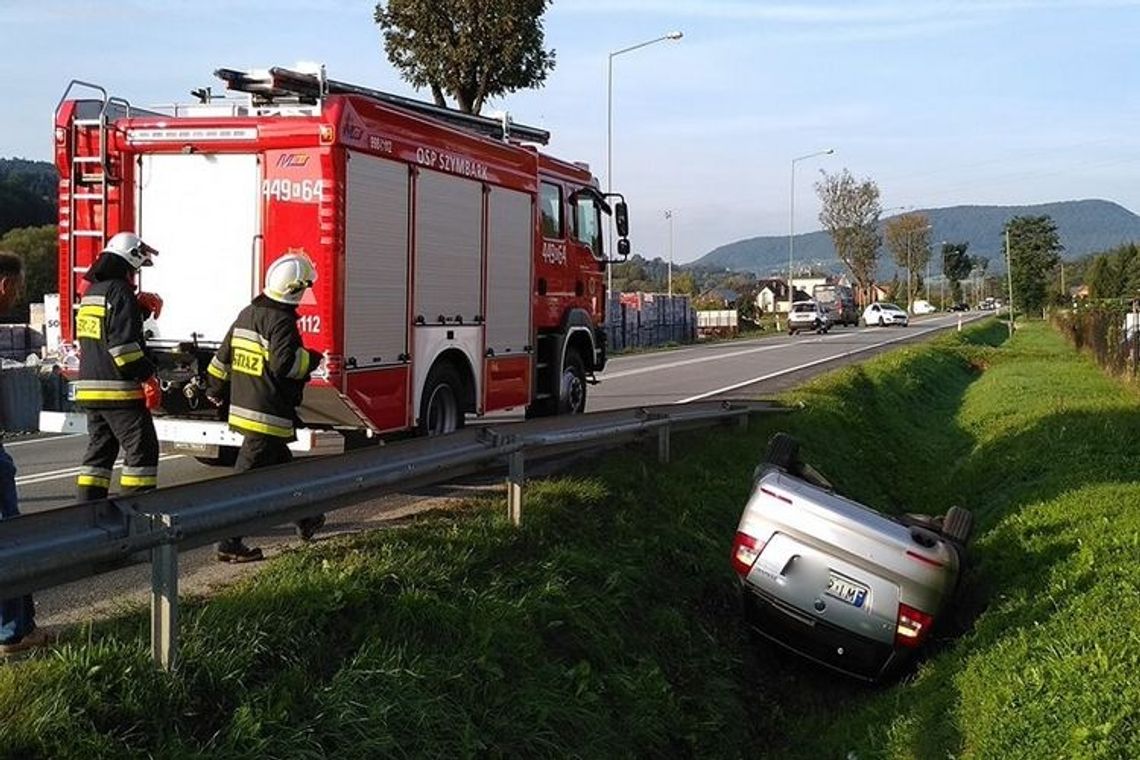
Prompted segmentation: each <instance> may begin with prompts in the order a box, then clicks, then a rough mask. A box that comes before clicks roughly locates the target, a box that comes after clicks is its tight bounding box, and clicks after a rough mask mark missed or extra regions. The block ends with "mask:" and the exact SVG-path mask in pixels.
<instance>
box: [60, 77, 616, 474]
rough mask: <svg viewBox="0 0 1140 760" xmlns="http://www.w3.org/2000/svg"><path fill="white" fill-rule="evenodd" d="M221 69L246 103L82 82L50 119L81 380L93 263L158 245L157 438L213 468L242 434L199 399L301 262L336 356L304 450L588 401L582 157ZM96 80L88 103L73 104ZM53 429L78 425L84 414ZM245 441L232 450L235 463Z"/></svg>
mask: <svg viewBox="0 0 1140 760" xmlns="http://www.w3.org/2000/svg"><path fill="white" fill-rule="evenodd" d="M215 74H216V75H217V76H218V77H220V78H221V79H222V80H223V81H225V83H226V85H227V88H228V89H229V90H231V91H232V92H231V93H229V94H228V95H227V96H226V97H218V96H215V95H213V94H212V93H211V92H210V90H209V89H203V90H198V91H195V93H193V94H194V95H195V96H197V98H198V100H199V101H200V102H198V103H194V104H191V105H178V106H173V107H171V108H170V109H168V110H167V112H160V111H156V110H141V109H138V108H134V107H132V106H131V105H130V104H129V103H128V102H127V101H125V100H122V99H120V98H116V97H110V96H108V94H107V92H106V91H105V90H104V89H103V88H101V87H98V86H95V85H90V84H88V83H84V82H79V81H76V82H72V83H71V85H70V86H69V87H68V90H67V92H66V93H65V94H64V97H63V99H62V100H61V101H60V104H59V107H58V109H57V112H56V118H55V160H56V165H57V167H58V169H59V174H60V185H59V210H60V211H59V217H60V218H59V257H60V259H59V260H60V267H59V271H60V282H59V287H60V303H61V304H62V306H61V309H60V311H61V314H60V321H61V323H62V335H63V340H64V352H65V355H66V361H65V366H68V365H70V366H76V365H77V357H76V356H75V355H74V350H75V349H74V315H75V309H76V308H77V307H78V304H79V300H80V298H81V296H82V293H83V291H84V287H85V285H86V281H85V280H84V279H83V276H82V275H83V273H84V272H85V271H86V269H87V267H88V266H90V264H91V263H92V262H93V260H94V259H95V258H96V257H97V256H98V253H99V251H100V250H101V248H102V247H103V245H104V243H105V241H106V240H107V238H109V237H110V236H111V235H113V234H114V233H116V232H118V231H120V230H133V231H135V232H137V233H138V234H139V235H140V236H141V237H142V238H143V239H144V240H146V241H147V242H148V243H149V244H150V245H152V246H154V247H155V248H157V249H158V250H159V255H158V257H157V258H156V262H155V263H156V265H155V266H154V267H151V268H147V269H145V270H144V271H143V272H141V274H140V278H139V280H140V281H139V287H140V288H141V289H143V290H147V291H152V292H156V293H158V294H160V295H161V296H162V297H163V299H164V300H165V305H164V309H163V312H162V316H161V319H158V320H151V321H148V322H147V324H146V326H145V329H146V332H147V336H148V342H149V345H150V347H151V348H152V349H153V351H154V353H155V356H156V360H157V362H158V365H159V372H158V375H159V379H160V382H161V387H162V390H163V397H162V405H161V408H160V409H158V410H156V418H155V421H156V426H157V428H158V431H159V437H160V439H161V440H163V441H166V442H168V443H171V444H174V445H175V448H183V449H188V450H190V451H191V452H193V453H197V454H199V455H200V456H202V457H203V458H208V457H216V456H218V455H219V454H220V453H221V454H224V453H226V451H227V448H226V447H234V446H237V445H239V444H240V440H241V439H240V437H239V436H238V434H236V433H233V432H232V431H230V430H228V429H227V427H226V425H225V423H224V421H223V419H222V418H221V416H220V415H219V413H218V412H217V411H216V410H214V409H212V408H211V406H210V405H209V404H208V403H205V401H204V398H203V393H204V384H205V370H206V366H207V364H208V363H209V360H210V357H211V356H212V354H213V352H214V350H215V349H216V348H217V346H218V344H219V341H221V340H222V338H223V336H224V335H225V333H226V330H227V328H228V327H229V325H230V323H231V322H232V320H233V319H234V317H235V316H236V314H237V313H238V311H239V310H240V309H241V308H242V307H243V306H244V305H245V304H247V303H248V302H249V300H250V299H251V297H252V296H253V295H255V294H256V293H257V292H259V290H260V285H261V282H262V278H263V275H264V272H265V269H266V267H267V265H268V264H270V263H272V261H273V260H274V259H275V258H277V257H278V256H281V255H283V254H285V253H287V252H297V251H303V252H305V253H306V254H308V255H309V256H310V257H311V258H312V260H313V262H314V263H315V265H316V269H317V273H318V279H317V282H316V284H315V286H314V287H313V288H312V289H311V291H310V293H309V294H308V295H307V296H306V300H305V301H304V302H303V303H302V304H301V307H300V309H299V314H300V318H299V326H300V328H301V331H302V334H303V336H304V339H305V342H306V344H307V345H308V346H310V347H312V348H315V349H317V350H318V351H322V352H323V353H324V355H325V359H324V361H323V362H322V363H321V367H320V369H319V371H318V373H317V375H316V376H315V377H314V379H313V381H312V382H311V383H309V385H308V387H307V389H306V392H305V399H304V404H303V406H302V408H301V410H300V417H301V421H302V423H303V429H302V430H301V431H300V432H299V434H298V441H297V442H296V443H295V444H294V447H295V448H298V449H301V450H310V451H312V450H317V449H320V450H335V449H336V448H337V447H339V446H341V445H343V439H344V434H351V433H352V431H355V432H356V433H364V434H365V435H366V436H374V435H379V434H384V433H390V432H394V431H402V430H418V431H420V432H422V433H426V434H439V433H447V432H451V431H453V430H455V429H457V428H459V427H461V426H462V425H463V421H464V415H465V414H475V415H483V414H486V413H488V412H493V411H496V410H506V409H522V408H525V409H526V411H527V413H528V414H529V415H531V416H535V415H548V414H558V413H576V412H581V411H583V410H584V409H585V403H586V387H587V383H588V382H591V381H593V373H594V372H597V371H600V370H601V369H602V368H603V367H604V366H605V362H606V342H605V333H604V331H603V320H604V313H605V288H604V284H603V280H602V276H603V274H604V271H605V267H606V266H607V264H608V263H609V260H608V259H607V253H606V251H605V250H604V249H603V235H602V230H603V228H604V226H605V224H606V223H607V221H606V217H607V216H608V215H610V214H611V213H612V214H613V216H614V223H615V226H616V227H617V231H618V234H619V236H620V239H619V242H618V251H619V252H620V253H621V254H623V255H628V252H629V242H628V240H626V237H625V236H626V234H627V228H628V219H627V212H626V206H625V203H624V199H622V198H621V196H620V195H617V194H613V196H612V197H613V198H615V199H616V200H617V202H615V203H614V204H613V205H612V207H611V205H610V203H609V199H610V197H611V196H609V195H607V194H603V193H602V192H600V191H599V189H598V182H597V180H596V179H595V178H594V177H593V176H592V175H591V174H590V171H589V169H588V167H587V166H586V165H584V164H581V163H568V162H565V161H561V160H559V159H556V158H552V157H550V156H547V155H545V154H543V153H541V152H539V151H538V150H537V149H536V148H535V147H533V144H534V143H538V144H545V143H546V142H547V139H548V137H549V135H548V133H546V132H545V131H543V130H539V129H535V128H532V127H526V126H523V125H519V124H515V123H513V122H512V121H510V119H509V117H505V116H504V117H503V118H502V119H491V118H486V117H481V116H474V115H469V114H463V113H460V112H457V111H453V110H450V109H447V108H442V107H438V106H435V105H432V104H428V103H423V102H420V101H415V100H410V99H407V98H403V97H400V96H396V95H392V94H389V93H384V92H380V91H376V90H370V89H366V88H363V87H358V86H355V85H351V84H347V83H343V82H336V81H333V80H330V79H328V78H327V77H325V76H324V73H323V71H322V72H319V73H306V72H298V71H291V70H288V69H281V68H275V69H269V70H268V71H263V72H241V71H235V70H230V69H222V70H219V71H217V72H215ZM83 88H87V89H89V90H93V93H94V95H93V96H92V97H86V98H82V97H78V96H73V93H77V92H79V91H80V90H82V89H83ZM41 427H42V428H44V429H48V430H72V431H78V430H82V427H83V417H82V415H78V414H75V413H71V414H59V413H55V414H53V413H45V414H44V415H43V417H42V419H41ZM230 451H232V449H230Z"/></svg>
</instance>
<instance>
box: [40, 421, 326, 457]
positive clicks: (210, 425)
mask: <svg viewBox="0 0 1140 760" xmlns="http://www.w3.org/2000/svg"><path fill="white" fill-rule="evenodd" d="M154 429H155V432H157V433H158V440H159V441H160V442H163V443H171V444H175V446H174V447H173V448H175V449H184V450H186V451H187V453H191V454H193V453H195V451H194V448H195V447H198V446H201V447H203V450H205V447H212V446H235V447H236V446H241V442H242V435H241V433H236V432H234V431H233V430H231V429H230V426H229V425H227V424H226V423H224V422H216V421H210V420H185V419H175V418H172V417H155V418H154ZM40 430H41V431H42V432H45V433H86V432H87V415H86V414H83V413H81V412H40ZM178 444H181V446H179V445H178ZM289 448H290V449H292V450H293V451H296V452H300V453H304V454H339V453H341V452H343V451H344V436H342V435H341V434H340V433H338V432H336V431H335V430H314V429H312V428H298V429H297V440H295V441H293V442H291V443H290V444H289Z"/></svg>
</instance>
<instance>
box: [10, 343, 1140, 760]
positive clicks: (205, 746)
mask: <svg viewBox="0 0 1140 760" xmlns="http://www.w3.org/2000/svg"><path fill="white" fill-rule="evenodd" d="M1004 336H1005V330H1004V327H1002V326H1000V325H995V324H993V323H990V324H989V325H988V326H982V327H979V328H975V329H973V330H970V331H967V332H965V333H963V334H961V335H950V336H947V337H945V338H942V339H940V340H939V341H937V342H936V343H935V344H932V345H931V346H929V347H917V348H905V349H901V350H899V351H897V352H894V353H891V354H888V355H885V356H883V357H880V358H877V359H875V360H873V361H871V362H868V363H867V364H865V365H863V366H862V367H860V368H853V369H848V370H844V371H841V372H838V373H835V374H832V375H829V376H828V377H826V378H824V379H823V380H820V381H818V382H815V383H813V384H812V385H810V386H808V387H807V388H805V389H803V390H801V391H797V392H796V393H794V394H791V395H789V396H788V400H789V401H791V402H792V403H797V404H802V406H803V408H802V410H801V411H800V412H798V413H797V414H794V415H788V416H784V417H780V418H779V419H778V420H777V419H775V418H769V419H767V420H766V421H764V422H763V423H762V424H755V425H753V426H752V428H750V429H749V430H748V431H747V432H745V433H738V432H735V431H734V430H733V431H727V430H725V431H717V432H715V433H712V434H708V435H704V436H700V437H681V438H677V439H675V440H674V446H673V448H674V457H675V459H674V461H675V463H674V464H673V465H671V466H670V467H669V468H668V469H667V470H664V471H663V470H661V469H660V468H659V467H658V466H657V465H656V464H655V462H654V461H653V459H652V457H651V456H649V455H647V454H643V453H642V452H639V451H623V452H615V453H612V454H610V455H607V456H606V457H605V459H604V460H603V461H602V462H601V463H600V464H599V465H598V466H597V467H596V468H594V469H592V470H591V471H590V472H588V473H585V474H581V475H580V476H578V477H568V478H561V479H556V480H552V481H549V482H545V483H537V484H534V486H533V487H532V488H531V489H530V490H528V501H527V504H526V506H525V512H524V524H523V526H522V528H521V529H517V530H516V529H512V528H511V527H510V526H509V525H507V524H506V523H505V521H504V520H503V519H502V518H501V516H500V513H501V511H502V510H501V509H500V508H499V504H498V502H497V501H496V502H495V503H494V504H491V503H484V504H481V505H475V507H474V508H473V509H470V510H465V511H463V512H457V513H448V514H438V515H434V516H430V517H428V518H425V519H420V520H417V521H415V522H414V523H412V524H410V525H407V526H404V527H400V528H396V529H393V530H388V531H383V532H378V533H375V534H372V535H368V536H360V537H355V538H351V539H337V540H330V541H325V542H320V543H319V544H318V545H317V546H315V547H313V548H311V549H307V550H304V551H297V552H292V553H290V554H288V555H286V556H284V557H281V558H279V559H277V560H275V561H273V562H271V563H269V564H268V566H267V567H266V569H265V570H264V571H263V572H262V573H260V574H259V575H258V576H257V577H256V578H254V579H251V580H250V581H248V582H245V583H243V584H241V585H239V586H238V587H235V588H233V589H230V590H228V591H226V592H224V593H223V594H221V595H219V596H217V597H214V598H211V599H209V600H188V604H187V605H186V609H185V610H184V620H183V626H184V628H183V634H184V636H183V653H184V662H183V666H182V668H181V669H180V670H179V671H178V672H177V673H176V674H175V675H173V676H167V675H163V674H159V673H155V672H154V671H153V669H152V668H151V666H150V663H149V658H148V654H147V651H146V641H147V636H146V630H147V629H146V626H147V620H148V619H147V617H146V615H145V614H141V613H140V614H136V615H126V616H124V617H122V618H121V619H118V620H116V621H112V622H111V623H107V624H101V625H98V626H95V627H94V628H92V629H89V630H85V631H79V632H75V633H73V634H72V636H71V639H70V640H69V641H67V642H66V643H65V644H63V645H62V646H60V647H58V648H56V649H55V650H54V651H53V652H52V653H49V654H46V655H43V656H39V657H37V658H35V659H31V660H28V661H25V662H22V663H18V664H13V665H11V666H8V667H0V753H8V754H10V755H12V756H20V757H25V758H31V757H74V756H78V755H87V756H92V757H101V756H115V757H129V756H135V757H145V756H148V755H152V756H195V755H210V756H217V757H236V756H249V755H254V754H256V755H259V756H264V757H325V756H338V757H383V756H394V757H414V756H425V755H427V756H443V755H458V756H498V757H506V756H510V757H558V758H561V757H629V756H671V757H672V756H701V757H756V756H762V755H765V754H768V755H770V756H773V757H786V756H795V755H797V754H799V755H802V756H804V757H844V756H847V753H848V752H852V751H853V752H855V754H856V756H857V757H859V758H871V757H898V758H910V757H914V758H926V757H948V756H952V757H975V758H989V757H1045V756H1048V757H1056V756H1058V755H1060V756H1080V757H1084V756H1098V755H1099V756H1103V757H1126V756H1140V744H1137V742H1138V739H1137V738H1136V737H1137V735H1138V734H1140V730H1138V729H1140V726H1138V725H1137V710H1138V709H1140V708H1137V707H1136V705H1140V698H1138V697H1140V694H1138V693H1137V692H1138V687H1137V684H1140V676H1138V675H1136V674H1137V673H1138V672H1140V667H1138V665H1140V635H1138V634H1137V633H1136V630H1138V626H1137V622H1138V621H1140V594H1137V581H1136V580H1135V573H1134V572H1132V566H1133V563H1134V561H1135V558H1136V556H1137V551H1138V549H1140V517H1136V516H1134V515H1133V514H1132V512H1135V511H1136V510H1134V509H1130V505H1133V504H1135V503H1137V501H1138V498H1137V497H1138V496H1140V493H1137V492H1138V491H1140V488H1138V487H1137V486H1136V484H1135V483H1136V481H1138V480H1140V477H1138V476H1140V465H1137V464H1136V463H1135V457H1133V456H1130V453H1131V452H1130V449H1129V445H1130V444H1131V443H1132V442H1133V441H1136V440H1137V434H1140V406H1138V404H1137V399H1136V397H1135V396H1133V395H1131V393H1129V392H1127V391H1124V390H1122V388H1121V387H1120V386H1119V385H1117V384H1116V383H1115V382H1113V381H1111V380H1108V379H1106V378H1104V377H1103V376H1102V375H1101V374H1100V373H1099V372H1098V371H1097V370H1096V368H1095V367H1093V366H1092V365H1091V364H1090V363H1089V362H1087V360H1084V359H1082V358H1080V357H1078V356H1076V355H1074V354H1073V353H1072V352H1071V350H1069V349H1068V348H1066V347H1065V345H1064V343H1063V341H1062V340H1061V339H1060V338H1059V337H1058V336H1056V335H1055V334H1053V333H1051V332H1049V330H1048V328H1046V327H1044V326H1042V325H1039V324H1038V325H1031V326H1029V327H1028V328H1026V329H1024V330H1021V331H1019V332H1018V334H1017V336H1016V337H1015V339H1014V340H1013V341H1012V342H1011V343H1009V344H1003V343H1002V341H1003V340H1004ZM775 429H787V430H789V431H790V432H792V433H794V434H796V435H798V436H799V437H800V438H801V439H802V440H803V442H804V453H805V456H806V457H807V458H808V459H809V461H812V462H813V463H815V464H816V465H817V466H818V467H819V468H820V469H821V470H822V471H823V472H824V473H825V474H827V475H828V476H829V477H830V478H831V479H832V480H833V481H834V482H835V483H836V484H837V486H839V487H840V488H841V489H842V490H843V491H845V492H846V493H848V494H850V495H852V496H853V497H855V498H859V499H863V500H865V501H867V502H869V503H871V504H874V505H876V506H879V507H882V508H884V509H888V510H889V509H895V510H904V509H906V510H911V511H913V510H915V509H922V510H928V511H939V510H943V509H945V507H947V506H948V505H950V504H951V503H960V504H962V505H965V506H970V507H972V508H974V509H975V511H976V514H977V516H978V521H979V538H978V540H977V545H976V552H975V563H974V564H973V566H972V567H971V570H970V590H971V591H970V596H969V599H968V603H967V605H966V607H965V610H964V613H963V616H962V626H963V629H964V630H962V631H959V632H958V635H955V636H947V637H945V638H944V639H943V640H941V641H939V642H937V646H936V651H934V652H933V653H932V654H931V657H930V658H929V659H928V660H927V661H926V662H925V663H924V664H923V665H922V666H921V667H920V668H919V670H918V671H917V672H916V673H915V674H914V675H913V676H911V677H909V678H907V679H906V680H904V681H903V682H900V683H897V684H895V685H892V686H889V687H885V688H879V689H870V688H866V687H862V686H859V685H856V684H853V683H849V682H846V681H844V680H842V679H838V678H836V677H833V676H831V675H829V674H826V673H822V672H820V671H818V670H816V669H815V668H813V667H811V666H808V665H805V664H804V663H802V662H800V661H798V660H796V659H794V658H791V657H788V656H786V655H784V654H782V653H780V652H779V651H778V650H775V649H772V648H768V647H765V646H761V645H757V644H755V643H754V642H753V641H751V640H750V638H749V637H748V636H747V635H745V634H744V633H743V632H742V631H741V629H740V626H739V625H738V624H737V617H736V614H735V613H736V599H735V588H734V580H733V577H732V574H731V571H730V569H729V567H728V561H727V552H728V546H729V543H730V540H731V536H732V532H733V529H734V528H735V524H736V521H737V519H738V517H739V511H740V508H741V506H742V504H743V501H744V499H745V497H746V495H747V491H748V488H749V478H750V474H751V471H752V468H753V466H754V465H755V463H756V460H757V458H758V456H759V453H760V452H761V451H762V450H763V446H764V442H765V441H766V439H767V437H768V436H769V435H770V434H771V432H773V430H775ZM871 440H881V441H889V442H893V443H892V445H890V446H885V447H878V448H876V449H875V453H874V454H872V449H871V447H870V446H869V441H871Z"/></svg>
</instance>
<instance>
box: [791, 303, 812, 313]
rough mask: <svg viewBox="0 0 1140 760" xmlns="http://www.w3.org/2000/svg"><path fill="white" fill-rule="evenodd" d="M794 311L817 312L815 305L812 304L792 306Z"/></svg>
mask: <svg viewBox="0 0 1140 760" xmlns="http://www.w3.org/2000/svg"><path fill="white" fill-rule="evenodd" d="M792 311H798V312H805V311H815V305H814V304H810V303H797V304H792Z"/></svg>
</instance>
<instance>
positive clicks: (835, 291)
mask: <svg viewBox="0 0 1140 760" xmlns="http://www.w3.org/2000/svg"><path fill="white" fill-rule="evenodd" d="M811 296H812V298H814V299H815V302H816V303H818V304H819V305H820V306H822V307H823V308H825V309H827V310H828V311H829V312H830V313H831V324H832V325H858V324H859V307H858V306H856V305H855V291H853V290H852V289H851V288H849V287H847V286H846V285H816V286H815V287H814V288H812V289H811Z"/></svg>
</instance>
